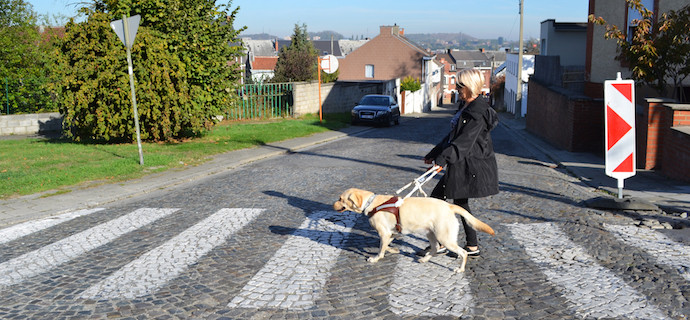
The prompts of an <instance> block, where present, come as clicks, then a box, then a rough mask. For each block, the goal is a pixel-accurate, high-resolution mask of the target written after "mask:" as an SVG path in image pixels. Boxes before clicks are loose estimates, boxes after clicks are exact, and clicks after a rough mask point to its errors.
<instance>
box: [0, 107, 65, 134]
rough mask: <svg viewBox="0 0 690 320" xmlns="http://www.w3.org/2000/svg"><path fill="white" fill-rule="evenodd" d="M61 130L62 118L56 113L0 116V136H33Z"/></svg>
mask: <svg viewBox="0 0 690 320" xmlns="http://www.w3.org/2000/svg"><path fill="white" fill-rule="evenodd" d="M61 130H62V116H60V113H57V112H50V113H34V114H15V115H5V116H0V135H12V134H33V133H38V132H50V131H61Z"/></svg>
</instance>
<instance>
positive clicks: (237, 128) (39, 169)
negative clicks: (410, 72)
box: [0, 113, 350, 199]
mask: <svg viewBox="0 0 690 320" xmlns="http://www.w3.org/2000/svg"><path fill="white" fill-rule="evenodd" d="M349 122H350V118H349V113H347V114H326V115H324V120H323V122H320V121H319V118H318V115H308V116H305V117H303V118H299V119H279V120H267V121H252V122H224V123H221V124H219V125H217V126H215V127H214V128H213V129H212V130H211V131H209V132H207V133H206V134H204V135H203V136H201V137H198V138H194V139H189V140H187V141H181V142H174V143H172V142H166V143H148V142H143V143H142V149H143V153H144V166H141V165H139V151H138V147H137V144H136V142H134V143H128V144H103V143H83V142H73V141H70V140H65V139H24V140H0V199H9V198H12V197H16V196H20V195H27V194H33V193H38V192H43V191H48V190H55V192H51V193H49V195H52V194H59V193H65V192H69V191H70V190H71V188H72V187H75V186H77V187H87V186H90V185H98V184H103V183H112V182H120V181H125V180H130V179H135V178H140V177H143V176H145V175H147V174H150V173H154V172H160V171H165V170H169V169H172V168H178V167H184V166H186V165H195V164H199V163H203V162H204V161H206V160H208V159H209V158H210V157H211V156H213V155H217V154H221V153H224V152H228V151H232V150H238V149H244V148H250V147H254V146H258V145H262V144H266V143H271V142H276V141H281V140H286V139H291V138H296V137H304V136H308V135H311V134H314V133H317V132H323V131H328V130H335V129H338V128H342V127H345V126H346V125H347V123H349Z"/></svg>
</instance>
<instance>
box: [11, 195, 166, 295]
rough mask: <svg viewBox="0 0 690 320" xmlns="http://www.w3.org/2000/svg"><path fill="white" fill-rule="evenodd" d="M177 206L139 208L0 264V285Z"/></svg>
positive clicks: (70, 256)
mask: <svg viewBox="0 0 690 320" xmlns="http://www.w3.org/2000/svg"><path fill="white" fill-rule="evenodd" d="M177 210H179V209H148V208H144V209H139V210H136V211H134V212H132V213H129V214H127V215H125V216H122V217H120V218H117V219H115V220H112V221H109V222H106V223H103V224H100V225H98V226H95V227H93V228H91V229H88V230H85V231H82V232H80V233H77V234H75V235H73V236H70V237H67V238H65V239H62V240H60V241H58V242H55V243H53V244H50V245H47V246H45V247H42V248H40V249H38V250H35V251H32V252H29V253H26V254H23V255H21V256H19V257H17V258H14V259H12V260H9V261H7V262H4V263H2V264H0V287H3V286H11V285H14V284H17V283H20V282H22V281H24V280H25V279H27V278H29V277H33V276H35V275H38V274H40V273H43V272H46V271H48V270H50V269H52V268H54V267H57V266H59V265H61V264H63V263H66V262H69V261H70V260H72V259H74V258H76V257H77V256H79V255H81V254H83V253H85V252H87V251H89V250H93V249H95V248H97V247H100V246H102V245H104V244H107V243H108V242H110V241H112V240H114V239H115V238H117V237H119V236H122V235H123V234H126V233H128V232H131V231H134V230H136V229H137V228H140V227H142V226H144V225H147V224H149V223H151V222H153V221H156V220H158V219H160V218H162V217H165V216H167V215H169V214H171V213H173V212H175V211H177Z"/></svg>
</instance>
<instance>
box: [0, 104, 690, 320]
mask: <svg viewBox="0 0 690 320" xmlns="http://www.w3.org/2000/svg"><path fill="white" fill-rule="evenodd" d="M450 116H451V115H450V114H449V113H437V114H433V115H430V116H428V117H423V118H419V119H413V120H410V121H406V122H403V123H401V124H400V125H399V126H394V127H391V128H375V129H373V130H369V131H365V132H363V133H361V134H359V135H356V136H352V137H348V138H345V139H339V140H336V141H333V142H329V143H325V144H320V145H316V146H314V147H311V148H308V149H303V150H300V151H299V152H295V153H290V154H285V155H281V156H276V157H272V158H269V159H265V160H261V161H257V162H253V163H249V164H246V165H243V166H241V167H239V168H236V169H233V170H229V171H227V172H224V173H220V174H216V175H213V176H210V177H208V178H205V179H201V180H196V181H193V182H190V183H186V184H181V185H179V186H176V187H172V188H167V189H164V190H160V191H156V192H152V193H149V194H146V195H145V196H142V197H135V198H132V199H128V200H125V201H119V202H115V203H111V204H109V205H108V206H105V207H102V208H97V209H93V210H86V211H77V212H73V213H69V214H65V215H61V216H54V217H50V218H48V219H42V220H34V221H29V222H27V223H24V224H20V225H16V226H13V227H11V228H5V229H1V230H0V318H2V319H119V318H122V319H297V318H298V319H310V318H317V319H417V318H419V319H427V318H439V319H456V318H463V319H583V318H585V319H590V318H591V319H603V318H607V319H686V318H687V317H688V315H689V314H690V304H689V303H688V299H689V298H690V286H689V285H688V281H690V263H688V261H690V244H688V243H686V242H682V240H681V239H676V238H674V236H673V234H672V233H664V232H663V231H660V230H652V229H646V228H640V227H637V226H634V224H633V221H632V220H631V219H630V218H629V217H625V216H621V215H616V214H613V213H611V212H607V211H600V210H594V209H590V208H587V207H586V206H585V205H584V201H585V200H588V199H591V198H593V197H596V196H597V195H596V194H592V193H591V192H590V191H588V190H586V189H584V188H583V187H581V186H580V185H579V184H578V183H577V181H574V179H573V178H572V177H570V176H568V175H567V174H565V173H563V172H560V171H558V170H557V169H554V168H551V167H549V166H546V165H544V163H545V162H548V159H546V158H545V155H543V154H541V153H540V152H539V151H538V150H536V149H534V148H530V147H529V146H527V145H524V144H522V143H521V142H520V141H519V140H518V139H516V136H515V134H514V133H513V132H511V130H510V129H509V128H507V127H505V126H502V125H501V126H499V127H498V128H496V129H495V130H494V132H493V137H494V144H495V150H496V152H497V153H498V162H499V171H500V172H499V175H500V189H501V193H500V194H498V195H495V196H492V197H487V198H482V199H473V200H471V201H470V205H471V206H472V208H473V213H474V215H475V216H477V217H478V218H479V219H481V220H482V221H484V222H486V223H488V224H489V225H491V226H492V227H493V228H494V230H495V231H496V233H497V234H496V236H494V237H491V236H489V235H486V234H481V235H480V250H481V256H480V257H476V258H470V260H469V261H468V263H467V270H466V271H465V272H464V273H463V274H453V273H452V270H453V269H454V268H455V267H456V266H457V264H458V261H457V260H455V259H453V258H451V257H448V256H438V257H435V258H432V260H431V261H430V262H428V263H424V264H421V263H418V262H416V257H415V256H414V251H416V250H419V249H420V248H423V247H425V246H426V240H425V239H424V237H423V236H421V235H406V236H404V237H402V238H401V239H399V240H396V241H394V243H393V246H395V247H397V248H399V249H400V250H401V253H400V254H388V255H386V257H385V258H384V259H382V260H381V261H379V262H377V263H368V262H367V261H366V259H367V258H368V257H369V256H371V255H373V254H375V253H376V251H377V248H378V236H377V234H376V232H375V231H374V230H373V229H372V228H371V227H370V225H369V223H368V221H367V219H366V217H364V216H361V215H358V214H355V213H352V212H344V213H337V212H334V211H333V209H332V207H331V206H332V204H333V202H334V201H335V200H336V199H337V197H338V195H339V194H340V193H341V192H342V191H344V190H345V189H347V188H350V187H357V188H361V189H367V190H370V191H373V192H375V193H379V194H393V193H394V192H395V190H397V189H398V188H400V187H401V186H403V185H405V184H407V183H408V182H410V181H412V179H414V178H415V177H417V176H418V175H419V174H421V173H422V172H423V171H424V170H425V169H426V167H427V166H426V165H424V164H423V162H422V160H421V159H422V157H423V156H424V155H425V154H426V153H427V152H428V151H429V150H430V149H431V147H432V146H433V145H434V144H435V143H436V142H438V140H439V139H441V137H442V136H443V135H444V134H445V133H446V132H447V130H448V129H449V120H450ZM432 187H433V183H430V184H429V185H426V186H425V190H426V191H427V192H429V191H431V188H432ZM459 243H460V245H464V235H462V234H461V235H459Z"/></svg>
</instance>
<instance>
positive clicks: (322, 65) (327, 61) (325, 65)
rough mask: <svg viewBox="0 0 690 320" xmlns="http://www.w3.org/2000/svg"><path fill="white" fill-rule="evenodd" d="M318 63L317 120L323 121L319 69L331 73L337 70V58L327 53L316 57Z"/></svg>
mask: <svg viewBox="0 0 690 320" xmlns="http://www.w3.org/2000/svg"><path fill="white" fill-rule="evenodd" d="M318 60H319V61H318V65H319V70H318V73H319V122H323V110H322V106H321V70H323V71H324V72H326V73H328V74H331V73H333V72H335V71H336V70H338V58H336V56H334V55H332V54H329V55H326V56H324V57H319V58H318Z"/></svg>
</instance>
